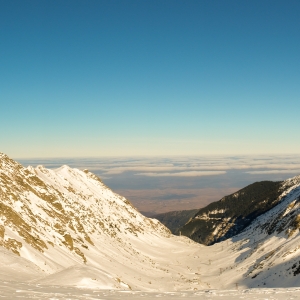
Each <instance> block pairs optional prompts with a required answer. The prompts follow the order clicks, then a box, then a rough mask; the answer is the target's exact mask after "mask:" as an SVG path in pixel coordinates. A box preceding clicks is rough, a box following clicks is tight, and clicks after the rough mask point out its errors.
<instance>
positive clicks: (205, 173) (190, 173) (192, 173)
mask: <svg viewBox="0 0 300 300" xmlns="http://www.w3.org/2000/svg"><path fill="white" fill-rule="evenodd" d="M226 173H227V172H226V171H187V172H178V173H138V174H134V175H137V176H149V177H161V176H162V177H174V176H176V177H199V176H214V175H223V174H226Z"/></svg>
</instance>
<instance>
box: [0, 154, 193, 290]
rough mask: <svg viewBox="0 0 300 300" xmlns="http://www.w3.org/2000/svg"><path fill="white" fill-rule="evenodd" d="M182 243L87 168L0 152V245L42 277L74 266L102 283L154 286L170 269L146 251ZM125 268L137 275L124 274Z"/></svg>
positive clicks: (186, 241) (80, 279)
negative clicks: (26, 160) (25, 161)
mask: <svg viewBox="0 0 300 300" xmlns="http://www.w3.org/2000/svg"><path fill="white" fill-rule="evenodd" d="M190 243H191V241H189V240H187V239H186V238H182V239H180V240H179V239H178V238H176V237H173V236H172V235H171V232H170V231H169V230H168V229H167V228H166V227H164V226H163V225H162V224H161V223H160V222H159V221H157V220H155V219H149V218H146V217H144V216H143V215H141V214H140V213H139V212H138V211H137V210H136V209H135V208H134V207H133V206H132V205H131V204H130V202H129V201H128V200H127V199H125V198H124V197H122V196H120V195H118V194H115V193H114V192H112V191H111V190H110V189H109V188H108V187H106V186H105V185H104V184H103V183H102V181H101V180H100V179H99V178H98V177H97V176H96V175H94V174H92V173H90V172H89V171H87V170H84V171H81V170H79V169H71V168H69V167H68V166H62V167H60V168H58V169H55V170H50V169H46V168H44V167H43V166H38V167H36V168H33V167H28V168H24V167H23V166H21V165H20V164H18V163H17V162H15V161H14V160H12V159H10V158H9V157H8V156H6V155H5V154H2V153H0V250H1V247H4V248H6V249H7V250H9V251H11V252H12V253H14V254H16V255H18V256H20V258H25V259H27V260H29V261H31V262H32V263H33V264H35V265H36V266H37V267H38V268H39V270H40V272H41V274H43V275H46V274H48V275H49V274H53V273H55V274H57V272H66V273H68V272H69V273H72V272H73V271H72V270H73V269H72V267H73V266H78V268H79V271H78V274H81V271H82V273H84V274H94V272H95V274H98V275H97V276H100V277H101V278H102V279H101V280H102V281H101V280H100V279H99V280H100V281H99V282H100V283H99V282H98V283H97V284H98V286H99V285H100V286H102V287H104V288H135V289H138V288H141V287H143V286H144V285H147V286H148V285H149V282H150V281H151V287H153V288H155V287H156V288H158V286H159V285H160V281H159V280H157V278H159V277H163V276H165V277H166V278H168V277H170V278H171V277H172V276H173V275H171V274H173V273H174V272H175V271H173V273H172V271H170V270H169V269H168V267H167V265H169V264H170V262H169V261H168V260H167V259H165V260H163V262H162V264H161V265H160V266H158V265H156V263H155V262H154V261H153V257H155V255H153V253H160V252H163V248H164V247H163V246H162V245H168V246H166V247H167V248H166V249H169V250H167V251H171V250H170V249H171V248H172V249H173V248H174V249H177V248H178V247H182V246H183V245H187V244H190ZM150 245H152V246H151V247H150ZM170 247H171V248H170ZM194 247H197V245H194ZM192 248H193V247H192ZM2 249H3V248H2ZM188 251H189V250H188ZM0 252H1V251H0ZM166 255H167V254H166ZM85 265H86V268H85V267H84V266H85ZM76 268H77V267H76ZM76 268H75V269H76ZM68 270H69V271H68ZM76 270H77V269H76ZM95 270H96V271H95ZM35 272H36V270H35ZM130 272H131V273H134V272H135V273H136V274H138V277H139V278H140V281H139V280H138V279H137V278H135V276H133V274H131V275H125V274H129V273H130ZM69 273H68V274H69ZM174 274H177V273H176V272H175V273H174ZM187 274H188V273H187ZM0 275H1V274H0ZM51 276H52V275H51ZM64 276H65V275H64ZM97 276H96V277H97ZM136 276H137V275H136ZM187 276H189V275H187ZM124 277H128V278H129V282H130V283H129V282H128V281H127V283H125V279H122V278H124ZM51 278H52V279H51V280H52V281H51V282H54V281H55V279H56V278H58V277H57V276H53V277H51ZM71 278H72V277H71ZM128 278H127V279H126V280H128ZM134 278H135V279H134ZM153 279H155V280H157V281H156V282H155V280H153ZM53 280H54V281H53ZM74 280H75V279H74ZM76 280H77V281H76ZM76 280H75V281H76V284H78V281H79V282H81V281H82V278H81V277H80V276H79V275H78V278H77V279H76ZM90 280H92V279H90ZM146 280H148V281H146ZM178 280H179V281H182V279H181V278H179V277H178ZM186 282H187V281H186ZM92 283H93V284H95V282H93V281H92ZM74 284H75V283H74Z"/></svg>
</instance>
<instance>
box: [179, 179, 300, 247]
mask: <svg viewBox="0 0 300 300" xmlns="http://www.w3.org/2000/svg"><path fill="white" fill-rule="evenodd" d="M292 185H293V183H292V182H290V181H288V180H287V181H284V182H271V181H261V182H256V183H253V184H251V185H249V186H247V187H245V188H243V189H241V190H239V191H238V192H236V193H234V194H232V195H229V196H225V197H224V198H222V199H221V200H220V201H217V202H213V203H211V204H209V205H208V206H206V207H204V208H202V209H200V210H199V211H198V213H196V214H195V216H194V217H193V218H192V219H191V220H190V221H189V222H188V223H187V224H185V225H184V226H183V227H182V228H181V229H180V231H181V234H183V235H185V236H188V237H190V238H191V239H193V240H194V241H196V242H199V243H202V244H205V245H211V244H214V243H216V242H219V241H222V240H225V239H227V238H230V237H233V236H235V235H236V234H238V233H240V232H241V231H242V230H244V229H245V228H246V227H247V226H249V225H250V224H251V222H252V221H253V220H254V219H255V218H257V217H258V216H260V215H261V214H263V213H265V212H267V211H268V210H270V209H271V208H273V207H274V206H276V205H277V204H278V203H279V202H280V201H282V193H283V192H284V191H285V190H287V189H289V187H290V186H292ZM295 226H296V225H295Z"/></svg>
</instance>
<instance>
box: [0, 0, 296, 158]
mask: <svg viewBox="0 0 300 300" xmlns="http://www.w3.org/2000/svg"><path fill="white" fill-rule="evenodd" d="M0 31H1V39H0V44H1V47H0V51H1V52H0V104H1V105H0V126H1V130H0V151H1V152H5V153H6V154H8V155H9V156H11V157H14V158H21V157H84V156H108V155H113V156H135V155H205V154H222V155H223V154H224V155H227V154H264V153H265V154H269V153H283V154H285V153H299V151H300V139H299V127H300V125H299V124H300V118H299V114H300V1H299V0H296V1H293V0H290V1H283V0H282V1H277V0H272V1H271V0H268V1H267V0H263V1H262V0H259V1H256V0H252V1H239V0H236V1H230V0H228V1H223V0H215V1H211V0H207V1H205V0H201V1H200V0H194V1H192V0H181V1H178V0H143V1H142V0H130V1H129V0H114V1H109V0H107V1H101V0H95V1H93V0H89V1H83V0H82V1H78V0H64V1H61V0H59V1H57V0H52V1H46V0H26V1H24V0H10V1H7V0H5V1H3V0H0Z"/></svg>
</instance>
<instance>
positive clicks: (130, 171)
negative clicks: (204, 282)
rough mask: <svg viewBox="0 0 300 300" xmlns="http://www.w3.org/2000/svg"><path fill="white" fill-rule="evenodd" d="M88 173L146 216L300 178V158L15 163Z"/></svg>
mask: <svg viewBox="0 0 300 300" xmlns="http://www.w3.org/2000/svg"><path fill="white" fill-rule="evenodd" d="M19 161H20V162H21V163H22V164H24V165H33V166H36V165H39V164H42V165H44V166H46V167H48V168H57V167H59V166H61V165H62V164H68V165H70V166H72V167H77V168H80V169H89V170H91V171H92V172H94V173H96V174H97V175H99V176H100V177H101V178H102V180H103V181H104V182H105V184H107V185H108V186H109V187H110V188H112V189H114V190H115V191H117V192H118V193H120V194H121V195H124V196H125V197H127V198H128V199H129V200H130V201H131V202H132V203H133V204H134V205H135V206H136V207H137V208H138V209H139V210H140V211H142V212H144V213H145V214H147V215H151V214H156V213H162V212H167V211H173V210H182V209H194V208H200V207H203V206H206V205H207V204H209V203H210V202H213V201H217V200H219V199H221V198H222V197H223V196H225V195H228V194H231V193H233V192H235V191H237V190H238V189H240V188H242V187H245V186H246V185H248V184H251V183H253V182H255V181H262V180H272V181H279V180H284V179H286V178H288V177H292V176H294V175H297V174H300V155H288V156H287V155H285V156H283V155H282V156H280V155H277V156H201V157H171V158H163V157H159V158H158V157H137V158H122V157H112V158H81V159H75V158H61V159H27V160H26V159H19Z"/></svg>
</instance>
